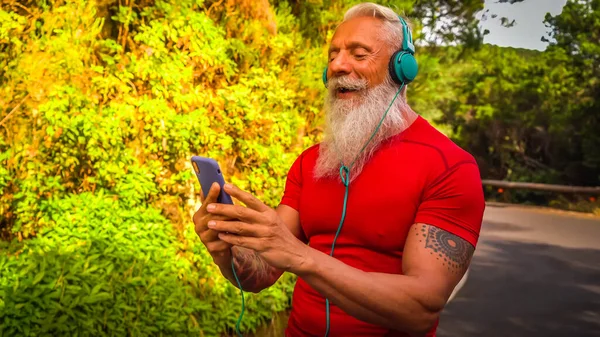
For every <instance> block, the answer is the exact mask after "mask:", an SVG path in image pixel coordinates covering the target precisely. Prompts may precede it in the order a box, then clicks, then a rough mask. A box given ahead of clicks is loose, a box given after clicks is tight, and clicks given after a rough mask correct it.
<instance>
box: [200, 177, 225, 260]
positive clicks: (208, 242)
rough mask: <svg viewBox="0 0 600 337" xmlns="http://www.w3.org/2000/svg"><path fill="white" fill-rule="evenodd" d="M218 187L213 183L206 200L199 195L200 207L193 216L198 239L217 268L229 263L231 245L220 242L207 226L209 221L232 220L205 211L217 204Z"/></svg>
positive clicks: (213, 231) (214, 232)
mask: <svg viewBox="0 0 600 337" xmlns="http://www.w3.org/2000/svg"><path fill="white" fill-rule="evenodd" d="M219 192H220V186H219V184H218V183H213V185H212V186H211V187H210V190H209V191H208V195H207V196H206V198H204V196H203V195H202V194H201V195H200V200H201V201H202V206H201V207H200V209H198V211H197V212H196V213H195V214H194V225H195V230H196V234H198V236H199V237H200V240H201V241H202V243H203V244H204V245H205V246H206V249H207V250H208V252H209V253H210V255H211V256H212V258H213V261H215V263H216V264H217V265H219V266H223V265H224V264H228V263H231V244H229V243H227V242H225V241H222V240H220V239H219V237H218V236H217V234H218V232H216V231H215V230H212V229H209V228H208V226H207V224H208V222H209V221H211V220H219V221H228V220H232V218H230V217H227V216H222V215H213V214H210V213H208V212H207V211H206V207H207V206H208V205H209V204H211V203H215V202H217V197H218V196H219Z"/></svg>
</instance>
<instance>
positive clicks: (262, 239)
mask: <svg viewBox="0 0 600 337" xmlns="http://www.w3.org/2000/svg"><path fill="white" fill-rule="evenodd" d="M224 188H225V191H226V192H227V193H229V194H230V195H231V196H232V197H234V198H236V199H238V200H239V201H241V202H243V203H244V204H245V205H246V206H247V207H244V206H241V205H224V204H214V203H212V204H209V205H208V206H207V209H206V210H207V211H208V212H209V213H210V214H212V215H213V216H215V218H213V219H211V220H210V221H209V222H208V228H209V229H210V230H214V231H217V232H218V235H217V236H218V238H219V239H220V240H222V241H223V242H225V243H227V244H229V245H235V246H239V247H244V248H248V249H252V250H254V251H256V252H257V253H258V254H259V256H260V257H261V258H262V259H263V260H264V261H265V262H267V263H268V264H269V265H271V266H272V267H275V268H277V269H280V270H283V271H289V270H291V269H294V268H297V267H298V266H300V265H302V264H303V263H304V262H305V258H306V254H307V249H308V247H307V246H306V245H305V244H304V243H303V242H302V241H300V240H299V239H298V238H297V237H296V236H295V235H294V234H292V232H290V230H289V229H288V227H287V226H286V224H285V223H284V222H283V221H282V220H281V218H280V217H279V216H278V215H277V212H276V211H275V210H274V209H272V208H270V207H268V206H267V205H265V204H264V203H262V202H261V201H260V200H258V199H257V198H256V197H254V196H253V195H252V194H250V193H247V192H244V191H242V190H240V189H239V188H237V187H235V186H232V185H230V184H226V185H225V187H224ZM216 216H220V217H221V218H216ZM223 218H235V219H239V221H223V220H221V219H223Z"/></svg>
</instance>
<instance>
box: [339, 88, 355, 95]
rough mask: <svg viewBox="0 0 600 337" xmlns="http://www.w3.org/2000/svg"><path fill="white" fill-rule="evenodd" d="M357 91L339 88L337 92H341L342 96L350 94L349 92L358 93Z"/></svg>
mask: <svg viewBox="0 0 600 337" xmlns="http://www.w3.org/2000/svg"><path fill="white" fill-rule="evenodd" d="M357 91H358V90H356V89H348V88H339V89H338V90H337V92H339V93H341V94H345V93H348V92H357Z"/></svg>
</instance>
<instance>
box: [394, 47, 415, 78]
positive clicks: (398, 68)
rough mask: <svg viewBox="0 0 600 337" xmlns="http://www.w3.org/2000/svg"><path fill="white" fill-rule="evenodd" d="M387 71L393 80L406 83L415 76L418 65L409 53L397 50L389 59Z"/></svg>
mask: <svg viewBox="0 0 600 337" xmlns="http://www.w3.org/2000/svg"><path fill="white" fill-rule="evenodd" d="M389 71H390V75H391V76H392V79H393V80H394V82H396V83H397V84H405V85H406V84H408V83H410V82H412V81H414V79H415V78H416V77H417V73H418V72H419V65H418V64H417V60H416V59H415V57H414V56H413V55H412V54H411V53H408V52H406V51H403V50H399V51H397V52H395V53H394V55H392V58H391V59H390V63H389Z"/></svg>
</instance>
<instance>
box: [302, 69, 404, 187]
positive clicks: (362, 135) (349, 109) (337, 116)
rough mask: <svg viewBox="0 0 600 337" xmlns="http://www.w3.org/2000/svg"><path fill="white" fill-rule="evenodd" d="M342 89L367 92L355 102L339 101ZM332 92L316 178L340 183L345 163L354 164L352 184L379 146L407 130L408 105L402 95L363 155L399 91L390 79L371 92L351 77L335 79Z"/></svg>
mask: <svg viewBox="0 0 600 337" xmlns="http://www.w3.org/2000/svg"><path fill="white" fill-rule="evenodd" d="M340 86H342V87H346V88H348V87H350V88H355V89H363V91H362V92H361V94H360V95H358V96H357V97H354V98H352V99H337V98H336V97H335V92H336V90H337V88H339V87H340ZM328 88H329V90H328V96H327V99H326V103H325V107H326V111H327V112H326V113H327V114H326V121H325V134H324V140H323V142H322V143H321V144H320V149H319V157H318V159H317V163H316V166H315V172H314V177H315V178H316V179H320V178H331V177H338V179H339V175H340V165H341V163H342V162H343V164H344V165H346V166H348V167H350V165H352V163H353V162H354V164H353V166H352V167H351V170H350V182H352V181H353V180H354V179H355V178H356V177H358V176H359V175H360V173H361V172H362V170H363V168H364V165H365V164H366V163H367V162H368V160H369V159H370V158H371V156H372V155H373V153H374V152H375V151H376V150H377V148H378V147H379V145H380V144H381V143H382V142H383V141H384V140H386V139H387V138H389V137H391V136H393V135H395V134H398V133H399V132H402V131H403V130H404V129H405V128H406V118H405V117H404V114H403V111H404V109H405V107H406V103H405V102H404V100H403V99H402V94H399V95H398V97H397V98H396V101H395V102H394V104H393V106H392V107H391V108H390V110H389V111H388V114H387V116H386V117H385V119H384V120H383V122H382V123H381V126H380V128H379V130H378V131H377V133H376V134H375V136H373V139H371V141H370V142H369V144H368V145H367V146H366V147H365V149H364V150H363V151H362V152H361V149H362V148H363V147H364V146H365V144H366V143H367V142H368V141H369V138H371V136H372V134H373V132H374V131H375V129H376V128H377V125H378V124H379V122H380V121H381V118H382V117H383V114H384V113H385V111H386V109H387V108H388V107H389V105H390V103H391V102H392V100H393V99H394V96H395V95H396V93H397V92H398V87H397V86H396V85H395V84H394V83H393V81H392V79H391V78H390V77H389V75H388V77H387V79H386V81H384V82H383V83H382V84H380V85H378V86H377V87H374V88H371V89H366V82H365V81H356V80H350V79H348V78H347V77H341V78H332V79H331V80H330V82H329V83H328Z"/></svg>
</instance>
